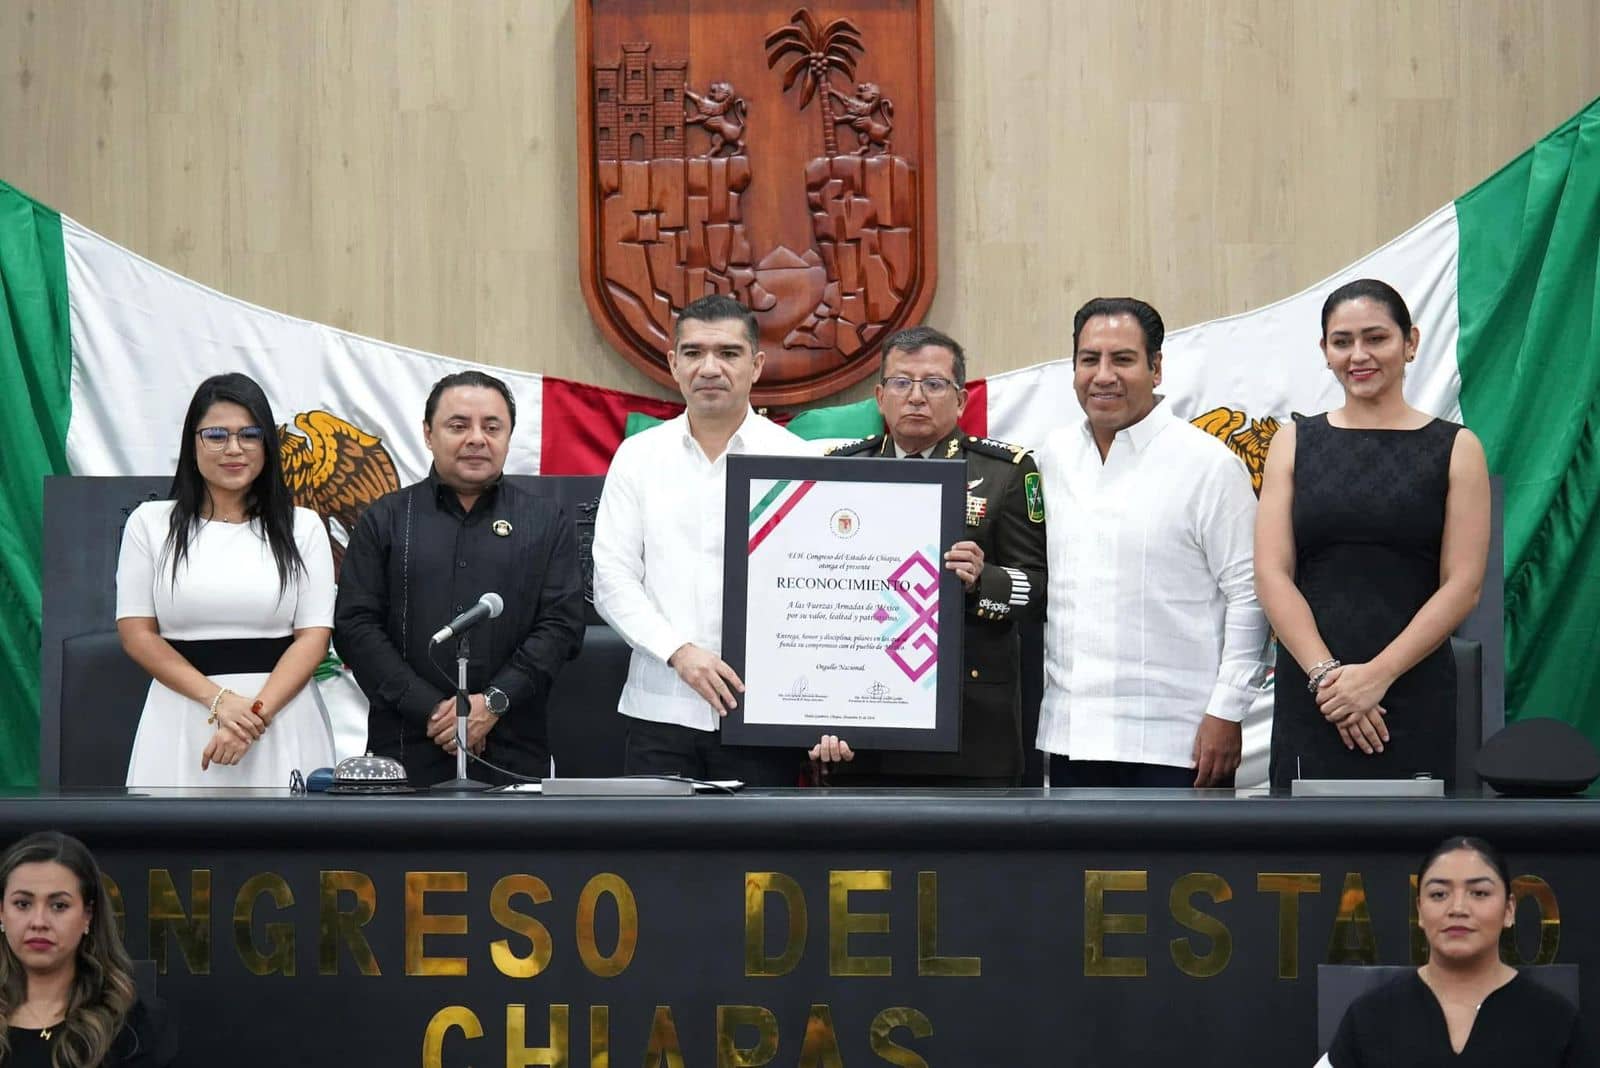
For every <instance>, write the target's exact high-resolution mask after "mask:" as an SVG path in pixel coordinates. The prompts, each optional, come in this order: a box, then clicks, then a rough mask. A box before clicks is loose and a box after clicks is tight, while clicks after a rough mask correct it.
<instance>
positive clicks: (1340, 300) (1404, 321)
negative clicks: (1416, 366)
mask: <svg viewBox="0 0 1600 1068" xmlns="http://www.w3.org/2000/svg"><path fill="white" fill-rule="evenodd" d="M1363 297H1365V298H1366V299H1367V300H1372V301H1376V302H1377V303H1379V304H1382V305H1383V306H1384V308H1385V309H1387V310H1388V312H1389V318H1391V319H1393V320H1394V322H1395V325H1396V326H1398V327H1399V328H1400V332H1401V333H1402V334H1407V335H1409V334H1410V333H1411V309H1410V308H1407V307H1406V301H1405V298H1404V297H1402V296H1401V295H1400V293H1399V292H1398V291H1397V290H1396V289H1395V288H1394V286H1392V285H1390V284H1389V283H1388V282H1380V281H1379V280H1378V279H1376V278H1357V279H1356V280H1355V281H1354V282H1346V283H1345V284H1344V285H1342V286H1340V287H1339V288H1338V289H1335V290H1334V291H1333V292H1332V293H1329V294H1328V299H1327V300H1325V301H1323V302H1322V338H1323V340H1324V341H1326V340H1327V337H1328V319H1329V317H1331V316H1332V315H1333V312H1334V309H1336V308H1337V307H1339V305H1341V304H1344V303H1346V302H1347V301H1352V300H1360V299H1362V298H1363Z"/></svg>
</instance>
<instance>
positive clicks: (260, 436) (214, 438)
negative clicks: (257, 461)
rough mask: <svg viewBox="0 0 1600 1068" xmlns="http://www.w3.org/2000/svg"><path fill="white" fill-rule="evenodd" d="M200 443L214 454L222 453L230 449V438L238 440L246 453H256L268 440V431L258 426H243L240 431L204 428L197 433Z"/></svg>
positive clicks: (222, 427) (225, 428)
mask: <svg viewBox="0 0 1600 1068" xmlns="http://www.w3.org/2000/svg"><path fill="white" fill-rule="evenodd" d="M195 435H196V436H197V437H199V439H200V443H201V444H202V445H204V446H205V447H206V448H207V449H210V450H211V451H212V452H221V451H222V450H223V449H226V448H227V447H228V439H229V438H237V439H238V441H239V448H241V449H243V450H244V451H245V452H254V451H255V450H256V449H259V448H261V443H262V442H263V441H264V440H265V439H266V436H267V435H266V431H264V430H262V429H261V428H260V427H258V426H242V427H240V428H239V429H238V430H229V429H228V428H227V427H225V426H203V427H201V428H200V429H199V430H196V431H195Z"/></svg>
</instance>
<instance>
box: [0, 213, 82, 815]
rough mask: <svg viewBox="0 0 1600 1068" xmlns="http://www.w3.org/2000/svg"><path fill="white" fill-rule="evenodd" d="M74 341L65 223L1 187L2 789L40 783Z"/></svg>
mask: <svg viewBox="0 0 1600 1068" xmlns="http://www.w3.org/2000/svg"><path fill="white" fill-rule="evenodd" d="M71 384H72V342H71V335H70V328H69V326H68V323H67V265H66V252H65V248H64V246H63V244H62V239H61V216H60V215H59V214H57V213H56V212H54V211H51V210H50V209H49V208H47V207H45V206H44V205H42V204H40V203H38V202H36V201H34V200H32V199H30V198H28V197H26V196H23V195H22V194H21V193H20V192H18V191H17V190H16V189H13V188H12V187H11V186H9V185H7V184H5V183H4V182H0V457H4V470H5V475H4V478H0V617H3V618H4V619H5V621H6V625H5V627H4V631H3V633H4V637H3V638H0V785H3V786H29V785H32V784H34V783H36V782H37V781H38V776H39V759H38V755H39V628H40V596H39V575H40V568H41V564H40V558H41V554H42V549H43V515H44V478H45V476H46V475H51V474H65V473H66V471H67V421H68V419H69V418H70V416H71V411H72V396H71Z"/></svg>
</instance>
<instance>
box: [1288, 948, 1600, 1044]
mask: <svg viewBox="0 0 1600 1068" xmlns="http://www.w3.org/2000/svg"><path fill="white" fill-rule="evenodd" d="M1520 970H1521V971H1523V972H1525V973H1527V976H1528V978H1530V979H1532V980H1534V981H1535V982H1537V983H1539V984H1540V985H1541V986H1544V987H1547V988H1549V989H1550V990H1553V991H1555V992H1556V993H1557V994H1560V995H1561V996H1562V997H1564V998H1566V999H1567V1000H1568V1001H1570V1002H1571V1003H1572V1005H1573V1007H1574V1008H1577V1007H1578V966H1577V965H1576V964H1542V965H1539V966H1538V967H1533V968H1522V969H1520ZM1411 971H1415V969H1414V968H1412V967H1410V966H1409V965H1404V964H1319V965H1317V1052H1318V1053H1319V1054H1320V1053H1325V1052H1327V1049H1328V1045H1329V1043H1331V1042H1332V1041H1333V1036H1334V1033H1335V1032H1337V1031H1338V1030H1339V1021H1340V1020H1343V1019H1344V1013H1345V1010H1346V1009H1348V1008H1349V1007H1350V1003H1351V1002H1352V1001H1354V1000H1355V999H1356V998H1358V997H1360V996H1361V995H1362V994H1365V993H1366V992H1367V991H1368V990H1371V989H1373V988H1374V987H1377V986H1380V985H1382V984H1384V983H1387V982H1388V981H1389V980H1391V979H1394V978H1396V977H1398V976H1401V975H1405V974H1406V973H1407V972H1411Z"/></svg>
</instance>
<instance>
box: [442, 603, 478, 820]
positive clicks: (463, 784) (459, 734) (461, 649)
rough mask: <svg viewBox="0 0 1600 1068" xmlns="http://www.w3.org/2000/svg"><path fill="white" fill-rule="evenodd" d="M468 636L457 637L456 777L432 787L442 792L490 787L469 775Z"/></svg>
mask: <svg viewBox="0 0 1600 1068" xmlns="http://www.w3.org/2000/svg"><path fill="white" fill-rule="evenodd" d="M468 655H469V654H468V650H467V636H466V635H465V634H463V635H461V637H459V638H457V639H456V777H455V778H453V779H451V780H449V781H448V782H436V783H434V784H433V786H432V787H431V789H434V790H438V791H439V792H440V793H457V794H466V793H475V792H477V791H480V790H487V789H489V784H488V783H486V782H479V781H478V780H476V779H473V778H470V777H468V775H467V713H468V712H470V711H472V699H471V698H470V697H468V696H467V657H468Z"/></svg>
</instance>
